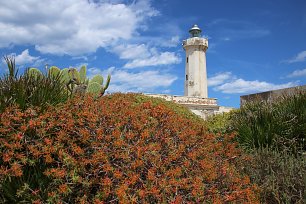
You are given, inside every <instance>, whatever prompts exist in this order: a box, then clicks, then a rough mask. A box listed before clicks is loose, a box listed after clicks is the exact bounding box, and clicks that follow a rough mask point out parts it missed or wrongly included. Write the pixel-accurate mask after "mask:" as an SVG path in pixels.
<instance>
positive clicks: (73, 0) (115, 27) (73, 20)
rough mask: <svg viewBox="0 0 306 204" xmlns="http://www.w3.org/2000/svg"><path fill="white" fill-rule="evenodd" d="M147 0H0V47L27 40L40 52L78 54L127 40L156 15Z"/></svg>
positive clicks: (19, 43)
mask: <svg viewBox="0 0 306 204" xmlns="http://www.w3.org/2000/svg"><path fill="white" fill-rule="evenodd" d="M157 14H158V12H157V11H156V10H155V9H153V8H152V7H151V4H150V1H149V0H138V1H132V3H129V4H127V3H126V4H124V3H122V1H100V2H97V1H93V0H89V1H85V0H65V1H62V0H45V1H36V0H16V1H14V3H11V2H10V1H0V19H1V22H0V30H2V31H5V32H0V47H8V46H10V45H12V44H13V45H21V44H29V45H35V48H36V49H37V50H38V51H40V52H42V53H51V54H57V55H62V54H68V55H81V54H84V53H90V52H95V51H96V50H97V49H98V48H99V47H106V46H109V45H111V44H112V43H114V42H115V41H117V40H120V39H123V40H129V39H131V38H132V36H133V35H135V34H136V33H137V30H139V29H142V28H143V26H144V25H145V23H144V22H145V20H146V19H148V18H150V17H152V16H154V15H157Z"/></svg>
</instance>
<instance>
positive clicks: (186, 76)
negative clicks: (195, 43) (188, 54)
mask: <svg viewBox="0 0 306 204" xmlns="http://www.w3.org/2000/svg"><path fill="white" fill-rule="evenodd" d="M187 59H188V58H187ZM186 81H188V75H187V74H186Z"/></svg>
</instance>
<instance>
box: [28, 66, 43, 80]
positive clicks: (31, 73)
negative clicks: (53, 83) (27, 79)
mask: <svg viewBox="0 0 306 204" xmlns="http://www.w3.org/2000/svg"><path fill="white" fill-rule="evenodd" d="M26 73H27V74H28V75H29V76H33V77H35V78H37V77H39V76H42V75H43V74H42V73H41V71H40V70H39V69H37V68H33V67H32V68H30V69H28V70H27V72H26Z"/></svg>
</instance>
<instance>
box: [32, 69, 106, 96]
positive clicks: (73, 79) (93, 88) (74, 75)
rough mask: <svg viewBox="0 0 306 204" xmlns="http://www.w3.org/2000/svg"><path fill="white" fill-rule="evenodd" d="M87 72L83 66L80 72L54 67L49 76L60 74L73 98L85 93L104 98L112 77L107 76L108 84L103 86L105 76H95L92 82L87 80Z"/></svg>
mask: <svg viewBox="0 0 306 204" xmlns="http://www.w3.org/2000/svg"><path fill="white" fill-rule="evenodd" d="M32 72H33V71H32ZM86 72H87V69H86V66H82V67H81V68H80V71H78V70H77V69H76V68H64V69H62V70H60V69H59V68H57V67H55V66H52V67H51V68H50V69H49V71H48V75H49V76H57V74H60V76H61V79H62V80H63V82H64V83H65V84H66V87H67V91H69V92H70V95H71V96H72V95H74V94H84V93H93V94H94V95H96V96H98V95H99V96H103V95H104V93H105V91H106V89H107V88H108V86H109V83H110V80H111V76H110V75H108V76H107V80H106V83H105V85H103V81H104V80H103V76H101V75H95V76H94V77H93V78H92V79H91V80H89V79H88V78H86Z"/></svg>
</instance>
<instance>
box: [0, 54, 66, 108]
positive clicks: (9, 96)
mask: <svg viewBox="0 0 306 204" xmlns="http://www.w3.org/2000/svg"><path fill="white" fill-rule="evenodd" d="M5 60H6V62H7V66H8V68H9V75H4V76H3V77H2V78H0V96H1V97H0V112H2V111H3V110H4V109H5V108H6V107H8V106H10V105H13V104H17V105H18V106H19V107H20V108H21V109H26V108H28V107H31V106H39V107H41V108H42V109H44V108H45V107H46V106H48V105H55V104H58V103H61V102H64V101H65V100H67V98H68V95H67V93H65V92H64V89H65V84H64V83H62V82H61V80H60V76H57V77H51V76H45V75H43V74H33V73H37V72H36V71H34V72H33V71H32V72H33V73H31V72H30V73H29V70H26V72H25V73H24V74H23V75H19V76H18V75H17V72H18V70H17V69H16V66H15V60H14V58H13V57H5ZM32 70H33V69H32Z"/></svg>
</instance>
